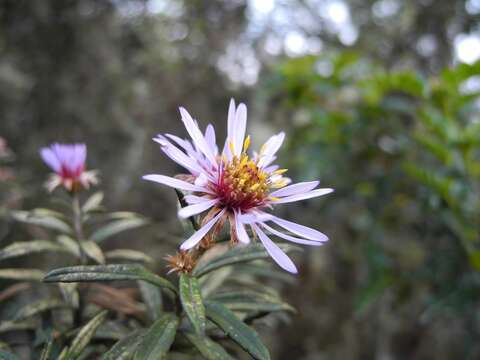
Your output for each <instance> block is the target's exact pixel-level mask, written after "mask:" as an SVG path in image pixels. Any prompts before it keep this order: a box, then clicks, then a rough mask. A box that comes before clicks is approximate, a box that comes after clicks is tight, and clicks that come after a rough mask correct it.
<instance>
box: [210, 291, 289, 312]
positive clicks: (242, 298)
mask: <svg viewBox="0 0 480 360" xmlns="http://www.w3.org/2000/svg"><path fill="white" fill-rule="evenodd" d="M208 300H209V301H214V302H219V303H222V304H223V305H225V306H226V307H228V308H229V309H230V310H232V311H258V312H274V311H291V312H295V309H294V308H293V307H292V306H291V305H289V304H287V303H285V302H283V301H282V300H281V299H279V298H278V297H277V296H274V295H272V294H268V293H260V292H256V291H249V290H243V291H233V292H225V293H220V294H215V295H213V296H211V297H210V298H209V299H208Z"/></svg>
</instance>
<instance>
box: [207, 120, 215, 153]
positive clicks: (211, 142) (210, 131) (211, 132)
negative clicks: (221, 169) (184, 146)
mask: <svg viewBox="0 0 480 360" xmlns="http://www.w3.org/2000/svg"><path fill="white" fill-rule="evenodd" d="M205 141H206V142H207V144H208V146H210V150H212V152H213V154H214V155H216V154H217V153H218V148H217V142H216V139H215V128H214V127H213V125H212V124H208V125H207V129H206V130H205Z"/></svg>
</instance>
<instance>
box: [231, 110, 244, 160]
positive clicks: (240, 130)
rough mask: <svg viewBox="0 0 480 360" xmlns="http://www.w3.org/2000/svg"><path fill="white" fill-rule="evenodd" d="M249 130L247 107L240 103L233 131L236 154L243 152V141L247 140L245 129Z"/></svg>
mask: <svg viewBox="0 0 480 360" xmlns="http://www.w3.org/2000/svg"><path fill="white" fill-rule="evenodd" d="M246 130H247V107H246V106H245V104H243V103H241V104H240V105H238V108H237V112H236V114H235V127H234V133H233V148H234V151H235V155H237V156H240V155H241V154H242V148H243V141H244V140H245V131H246Z"/></svg>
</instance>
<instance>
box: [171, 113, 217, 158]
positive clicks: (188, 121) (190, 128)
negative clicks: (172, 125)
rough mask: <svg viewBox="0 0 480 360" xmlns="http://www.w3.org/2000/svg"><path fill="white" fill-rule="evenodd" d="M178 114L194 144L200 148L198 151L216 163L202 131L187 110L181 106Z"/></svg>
mask: <svg viewBox="0 0 480 360" xmlns="http://www.w3.org/2000/svg"><path fill="white" fill-rule="evenodd" d="M180 114H181V115H182V121H183V123H184V125H185V128H186V129H187V132H188V134H189V135H190V137H191V138H192V140H193V142H194V143H195V145H196V146H197V147H198V148H199V149H200V151H201V152H202V153H203V154H204V155H205V156H206V157H207V159H208V160H210V162H211V163H212V165H213V164H216V162H217V161H216V159H215V156H214V155H213V152H212V151H211V149H210V147H209V146H208V144H207V142H206V140H205V138H204V137H203V134H202V132H201V131H200V129H199V128H198V125H197V124H196V123H195V121H194V120H193V119H192V117H191V116H190V114H189V113H188V111H187V110H185V109H184V108H183V107H181V108H180Z"/></svg>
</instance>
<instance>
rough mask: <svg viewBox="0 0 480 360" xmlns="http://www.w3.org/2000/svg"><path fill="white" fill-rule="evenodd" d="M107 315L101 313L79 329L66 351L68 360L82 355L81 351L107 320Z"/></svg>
mask: <svg viewBox="0 0 480 360" xmlns="http://www.w3.org/2000/svg"><path fill="white" fill-rule="evenodd" d="M107 314H108V311H107V310H103V311H101V312H100V313H98V314H97V315H95V316H94V317H93V318H92V319H91V320H90V321H89V322H88V323H87V324H86V325H85V326H84V327H82V328H81V329H80V331H79V332H78V334H77V336H75V339H73V341H72V345H71V346H70V348H69V350H68V359H77V358H78V357H79V356H80V355H81V354H82V351H83V350H84V349H85V348H86V347H87V345H88V343H89V342H90V340H91V339H92V337H93V335H94V334H95V331H97V329H98V327H99V326H100V325H102V323H103V322H104V321H105V319H106V318H107Z"/></svg>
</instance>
